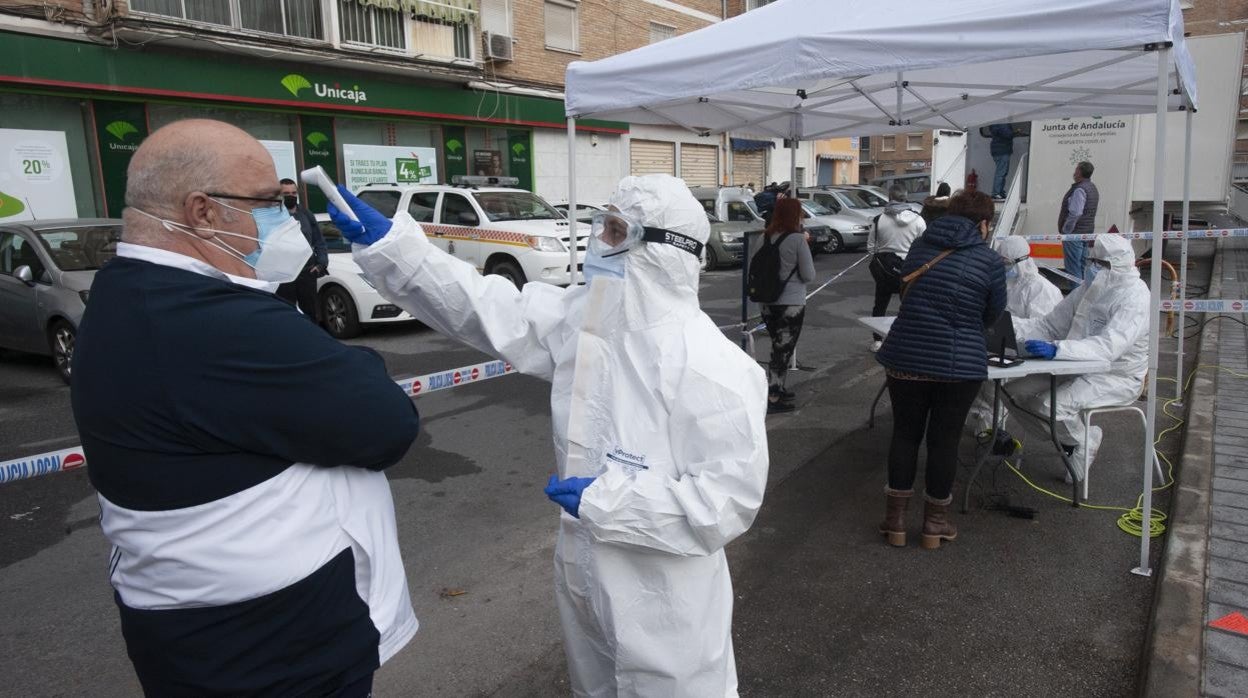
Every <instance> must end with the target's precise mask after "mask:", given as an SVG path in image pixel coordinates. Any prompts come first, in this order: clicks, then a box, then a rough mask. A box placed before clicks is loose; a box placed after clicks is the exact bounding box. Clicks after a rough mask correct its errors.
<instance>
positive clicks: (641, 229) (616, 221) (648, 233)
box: [589, 211, 704, 259]
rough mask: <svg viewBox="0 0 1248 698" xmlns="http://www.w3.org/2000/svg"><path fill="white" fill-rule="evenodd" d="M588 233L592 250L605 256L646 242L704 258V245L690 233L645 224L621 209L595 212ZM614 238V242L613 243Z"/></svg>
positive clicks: (611, 255)
mask: <svg viewBox="0 0 1248 698" xmlns="http://www.w3.org/2000/svg"><path fill="white" fill-rule="evenodd" d="M591 225H592V232H591V233H590V237H589V245H590V248H591V251H593V252H594V253H595V254H597V255H598V256H599V257H601V258H603V259H606V258H608V257H614V256H616V255H620V254H624V253H625V252H628V251H629V250H631V249H633V248H635V247H637V245H639V244H641V243H643V242H652V243H656V244H659V245H671V246H672V247H675V248H676V249H678V250H684V251H685V252H688V253H689V254H691V255H693V256H695V257H697V258H699V259H701V258H702V248H703V247H704V245H703V244H702V243H700V242H698V241H697V240H696V239H694V238H691V237H689V236H688V235H682V234H681V233H677V232H675V231H672V230H667V229H665V228H651V227H647V226H643V225H641V224H640V223H638V222H636V221H634V220H632V219H631V218H629V217H628V216H625V215H624V214H622V213H619V212H618V211H601V212H599V213H596V214H594V217H593V221H592V224H591ZM613 241H614V244H612V243H613Z"/></svg>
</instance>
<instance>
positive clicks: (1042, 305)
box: [966, 235, 1062, 434]
mask: <svg viewBox="0 0 1248 698" xmlns="http://www.w3.org/2000/svg"><path fill="white" fill-rule="evenodd" d="M994 247H996V250H997V252H998V253H999V254H1000V255H1001V257H1002V258H1003V260H1006V261H1013V260H1016V259H1020V258H1023V257H1026V259H1023V260H1022V261H1020V262H1017V263H1015V264H1014V266H1013V269H1014V270H1015V273H1013V274H1011V273H1009V272H1006V275H1005V288H1006V291H1007V293H1008V294H1009V303H1008V305H1007V306H1006V310H1009V311H1010V316H1011V317H1014V318H1036V317H1043V316H1045V315H1048V314H1049V313H1050V312H1051V311H1052V310H1053V309H1054V308H1055V307H1057V304H1058V303H1060V302H1061V301H1062V292H1061V291H1059V290H1058V288H1057V287H1056V286H1054V285H1053V283H1052V282H1050V281H1049V280H1048V279H1046V278H1044V276H1042V275H1041V274H1040V269H1039V267H1037V266H1036V262H1035V260H1033V259H1032V258H1031V257H1030V256H1029V255H1030V254H1031V246H1030V245H1028V244H1027V241H1026V240H1025V239H1023V238H1022V237H1018V236H1012V235H1011V236H1008V237H1002V238H998V239H997V241H996V242H995V243H994ZM1019 341H1020V342H1021V341H1022V338H1021V337H1020V338H1019ZM1020 348H1021V347H1020ZM1003 382H1008V381H1003ZM992 394H993V385H992V382H991V381H988V382H985V383H984V386H983V388H981V389H980V391H979V395H978V396H976V398H975V403H974V404H972V405H971V413H970V418H969V419H967V420H966V423H967V424H968V425H970V426H971V428H972V429H974V433H976V434H980V433H983V432H984V431H986V430H988V429H991V428H992ZM1005 402H1006V401H1005V400H1004V399H1002V401H1001V405H1000V407H999V409H1000V420H1001V426H1002V427H1004V426H1005V425H1006V422H1007V420H1008V418H1009V410H1008V409H1006V404H1005Z"/></svg>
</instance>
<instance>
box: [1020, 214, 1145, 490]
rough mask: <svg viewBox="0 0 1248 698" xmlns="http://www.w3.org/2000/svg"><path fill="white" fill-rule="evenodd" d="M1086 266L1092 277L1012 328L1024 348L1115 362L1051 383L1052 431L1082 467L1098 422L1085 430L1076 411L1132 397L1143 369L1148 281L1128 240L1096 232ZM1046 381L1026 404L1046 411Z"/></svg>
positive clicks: (1092, 454)
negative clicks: (1055, 426) (1054, 427)
mask: <svg viewBox="0 0 1248 698" xmlns="http://www.w3.org/2000/svg"><path fill="white" fill-rule="evenodd" d="M1088 264H1089V270H1088V273H1089V277H1090V280H1089V281H1088V282H1086V283H1084V284H1083V285H1081V286H1079V288H1076V289H1075V290H1074V291H1073V292H1072V293H1071V294H1070V295H1069V296H1066V298H1065V299H1063V300H1062V302H1061V303H1058V304H1057V307H1056V308H1054V309H1053V311H1052V312H1050V313H1048V314H1046V315H1042V316H1039V317H1032V318H1027V319H1023V318H1017V319H1015V320H1014V333H1015V334H1016V335H1017V336H1018V338H1019V339H1020V340H1022V339H1024V338H1026V341H1025V342H1024V346H1025V348H1026V351H1027V353H1029V354H1031V355H1032V356H1036V357H1039V358H1041V359H1070V360H1075V361H1078V360H1081V359H1082V360H1103V361H1110V362H1113V363H1112V364H1111V367H1110V370H1109V371H1106V372H1104V373H1096V374H1088V375H1082V376H1077V377H1075V378H1072V379H1070V380H1068V381H1066V382H1065V383H1063V384H1062V385H1060V386H1059V387H1058V389H1057V420H1058V429H1057V436H1058V439H1059V440H1060V442H1061V443H1062V444H1063V445H1065V446H1066V449H1067V450H1068V451H1070V452H1071V454H1072V458H1071V461H1072V462H1073V463H1074V464H1075V467H1076V468H1080V467H1082V465H1083V462H1084V458H1083V456H1084V453H1083V451H1082V449H1083V445H1084V443H1085V442H1086V443H1087V449H1088V451H1087V454H1086V455H1087V462H1088V463H1089V464H1091V463H1092V461H1093V460H1095V458H1096V451H1097V449H1098V448H1099V447H1100V445H1101V436H1102V434H1101V428H1100V427H1092V428H1090V429H1088V431H1087V433H1086V434H1085V433H1084V429H1083V422H1082V420H1080V418H1079V412H1080V411H1081V410H1086V409H1089V408H1092V407H1108V406H1112V405H1127V404H1130V403H1132V402H1134V401H1135V400H1136V399H1137V398H1138V397H1139V396H1140V391H1141V390H1142V389H1143V387H1144V376H1145V374H1146V373H1147V372H1148V306H1149V296H1148V286H1147V285H1146V284H1145V283H1144V281H1143V280H1142V279H1140V272H1139V270H1137V269H1136V268H1135V252H1134V251H1133V250H1132V249H1131V243H1130V242H1127V241H1126V240H1124V239H1123V238H1121V237H1119V236H1117V235H1100V236H1098V237H1097V239H1096V244H1095V245H1094V246H1093V248H1092V258H1091V259H1089V260H1088ZM1028 380H1030V379H1028ZM1045 383H1046V385H1045V386H1043V387H1041V386H1040V385H1038V384H1037V385H1034V386H1033V391H1031V392H1032V393H1033V394H1032V397H1031V400H1030V403H1031V405H1032V407H1033V408H1034V409H1035V410H1036V411H1037V412H1039V413H1040V414H1048V413H1049V391H1048V387H1047V379H1046V380H1045ZM1026 392H1027V391H1019V393H1018V394H1020V395H1022V394H1025V393H1026ZM1081 476H1082V475H1081Z"/></svg>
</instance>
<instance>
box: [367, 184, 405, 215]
mask: <svg viewBox="0 0 1248 698" xmlns="http://www.w3.org/2000/svg"><path fill="white" fill-rule="evenodd" d="M357 196H359V197H360V201H363V202H364V203H366V204H368V205H369V206H372V207H373V208H375V209H377V212H378V213H380V214H381V215H383V216H385V217H386V218H394V214H395V213H397V212H398V210H399V199H400V198H402V196H401V195H400V194H399V192H397V191H393V190H382V191H362V192H360V193H359V194H357Z"/></svg>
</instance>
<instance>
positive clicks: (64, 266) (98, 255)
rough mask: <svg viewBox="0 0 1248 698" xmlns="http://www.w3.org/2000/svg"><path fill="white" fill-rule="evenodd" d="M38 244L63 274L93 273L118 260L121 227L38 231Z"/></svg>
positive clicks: (101, 226) (85, 227) (84, 227)
mask: <svg viewBox="0 0 1248 698" xmlns="http://www.w3.org/2000/svg"><path fill="white" fill-rule="evenodd" d="M35 234H36V235H38V236H39V242H41V243H43V248H44V249H45V250H47V251H48V254H49V255H50V256H51V257H52V261H53V262H54V263H55V264H56V267H57V268H58V269H60V270H61V271H92V270H95V269H99V268H100V267H102V266H104V263H105V262H107V261H108V260H110V259H112V258H113V257H116V256H117V243H119V242H121V226H120V225H99V226H83V227H74V228H48V229H45V230H37V231H35Z"/></svg>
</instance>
